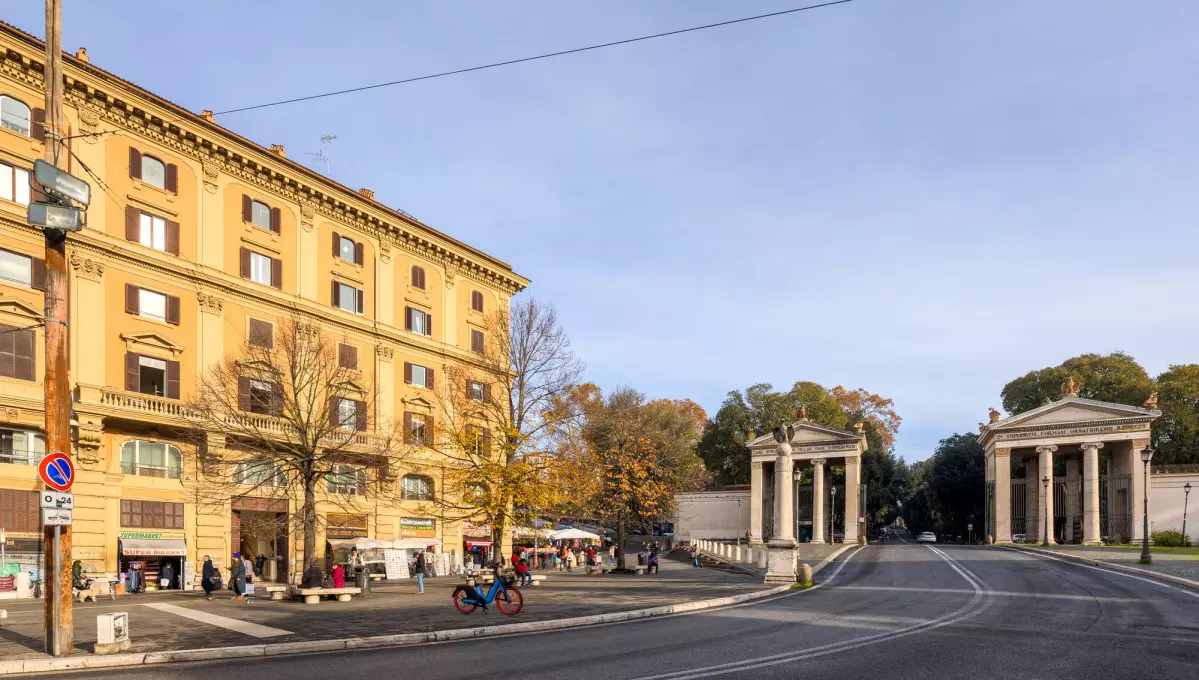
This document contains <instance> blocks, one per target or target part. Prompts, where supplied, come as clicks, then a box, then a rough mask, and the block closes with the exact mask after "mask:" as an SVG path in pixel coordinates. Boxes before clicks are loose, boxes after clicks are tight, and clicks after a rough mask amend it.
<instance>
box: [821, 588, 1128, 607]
mask: <svg viewBox="0 0 1199 680" xmlns="http://www.w3.org/2000/svg"><path fill="white" fill-rule="evenodd" d="M836 589H837V590H883V591H886V590H891V591H896V592H903V593H944V594H946V595H970V594H971V593H973V592H974V591H973V590H967V589H965V588H908V587H906V586H836ZM987 594H988V595H995V596H996V597H1027V598H1034V599H1037V600H1085V601H1087V602H1094V601H1095V600H1098V601H1100V602H1118V603H1127V602H1140V601H1141V600H1140V599H1139V598H1135V597H1094V596H1092V595H1067V594H1065V593H1014V592H1004V591H998V590H988V591H987Z"/></svg>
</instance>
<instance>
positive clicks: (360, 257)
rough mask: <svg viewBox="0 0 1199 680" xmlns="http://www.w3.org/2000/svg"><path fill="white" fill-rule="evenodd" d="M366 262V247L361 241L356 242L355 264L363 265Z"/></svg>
mask: <svg viewBox="0 0 1199 680" xmlns="http://www.w3.org/2000/svg"><path fill="white" fill-rule="evenodd" d="M364 262H366V248H365V247H364V246H363V244H361V243H355V244H354V264H357V265H362V263H364Z"/></svg>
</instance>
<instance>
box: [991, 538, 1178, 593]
mask: <svg viewBox="0 0 1199 680" xmlns="http://www.w3.org/2000/svg"><path fill="white" fill-rule="evenodd" d="M1003 547H1004V548H1006V549H1007V550H1015V551H1017V552H1025V553H1028V554H1030V555H1051V556H1053V557H1060V558H1061V559H1063V560H1069V561H1071V562H1078V563H1080V564H1087V565H1090V566H1092V567H1102V568H1104V569H1111V570H1113V571H1123V572H1126V573H1129V574H1136V575H1137V576H1144V577H1146V578H1151V579H1156V580H1158V581H1167V582H1169V583H1173V584H1175V585H1180V586H1184V587H1187V588H1194V589H1195V590H1199V581H1192V580H1191V579H1189V578H1182V577H1181V576H1171V575H1170V574H1163V573H1161V572H1157V571H1152V570H1150V569H1141V568H1139V567H1130V566H1128V565H1126V564H1116V563H1115V562H1104V561H1103V560H1096V559H1092V558H1089V557H1083V556H1081V555H1071V554H1070V553H1062V552H1056V551H1053V550H1043V549H1041V548H1024V547H1019V548H1017V547H1009V546H1003Z"/></svg>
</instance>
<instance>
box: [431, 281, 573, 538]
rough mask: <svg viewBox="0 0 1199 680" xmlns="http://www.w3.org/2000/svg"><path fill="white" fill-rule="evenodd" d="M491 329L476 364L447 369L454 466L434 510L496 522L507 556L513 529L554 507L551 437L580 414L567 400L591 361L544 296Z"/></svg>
mask: <svg viewBox="0 0 1199 680" xmlns="http://www.w3.org/2000/svg"><path fill="white" fill-rule="evenodd" d="M483 333H484V343H483V345H482V347H475V348H474V349H475V350H476V361H475V362H474V363H473V364H455V365H448V366H446V367H445V368H444V371H445V375H446V379H445V380H443V381H442V384H441V387H440V389H439V390H438V393H437V400H438V404H439V410H440V412H441V414H440V415H441V427H440V431H441V433H442V434H443V435H444V437H443V442H444V448H445V455H446V457H447V461H446V466H445V477H444V478H445V483H444V487H445V488H443V490H442V493H440V494H438V495H437V499H436V502H435V504H436V506H437V509H438V511H439V513H440V514H441V516H442V517H443V518H445V519H449V520H470V521H479V522H485V523H487V524H489V525H490V526H491V537H492V541H493V543H494V545H495V546H496V548H497V550H498V548H499V546H500V545H501V543H502V541H503V537H504V534H505V532H506V531H507V530H508V528H509V527H510V526H512V525H513V524H515V523H518V522H523V521H528V520H530V519H532V518H535V517H536V516H537V514H538V513H540V512H544V511H547V510H549V509H550V506H552V505H554V503H555V501H554V493H555V490H556V489H555V485H554V483H553V481H554V475H553V474H552V468H553V466H554V463H555V459H554V456H553V454H552V451H553V449H552V447H551V446H550V443H551V438H552V437H553V435H554V433H555V432H556V431H557V430H558V425H559V424H560V423H561V422H562V421H563V420H565V419H569V418H572V417H575V415H576V414H574V413H572V412H571V409H566V408H562V405H563V404H571V403H574V402H573V400H569V399H562V397H563V395H566V394H568V393H569V391H570V390H571V388H572V387H573V386H574V385H575V383H576V382H578V379H579V376H580V375H581V374H582V372H583V364H582V362H580V361H579V360H578V359H577V358H576V357H575V354H574V351H573V350H572V349H571V345H570V339H569V338H568V337H567V335H566V332H565V330H563V328H562V325H561V324H560V322H559V321H558V315H557V312H556V311H555V310H554V308H553V306H552V305H548V304H544V303H541V302H538V301H537V300H536V299H532V298H530V299H528V300H524V301H521V302H519V303H517V304H514V305H513V306H512V308H511V310H510V311H509V312H507V313H505V312H504V311H502V310H501V311H497V312H496V313H494V314H492V315H491V316H490V317H489V318H488V320H487V322H486V326H485V328H484V331H483ZM479 350H481V351H479Z"/></svg>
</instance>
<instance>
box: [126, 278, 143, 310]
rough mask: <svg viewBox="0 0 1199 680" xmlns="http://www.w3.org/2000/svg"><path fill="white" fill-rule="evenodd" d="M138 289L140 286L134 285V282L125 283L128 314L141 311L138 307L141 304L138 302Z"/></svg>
mask: <svg viewBox="0 0 1199 680" xmlns="http://www.w3.org/2000/svg"><path fill="white" fill-rule="evenodd" d="M138 290H139V288H138V287H137V286H135V285H133V284H132V283H126V284H125V313H127V314H140V313H141V310H140V309H139V308H138V307H139V306H140V305H139V303H138V299H137V291H138Z"/></svg>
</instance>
